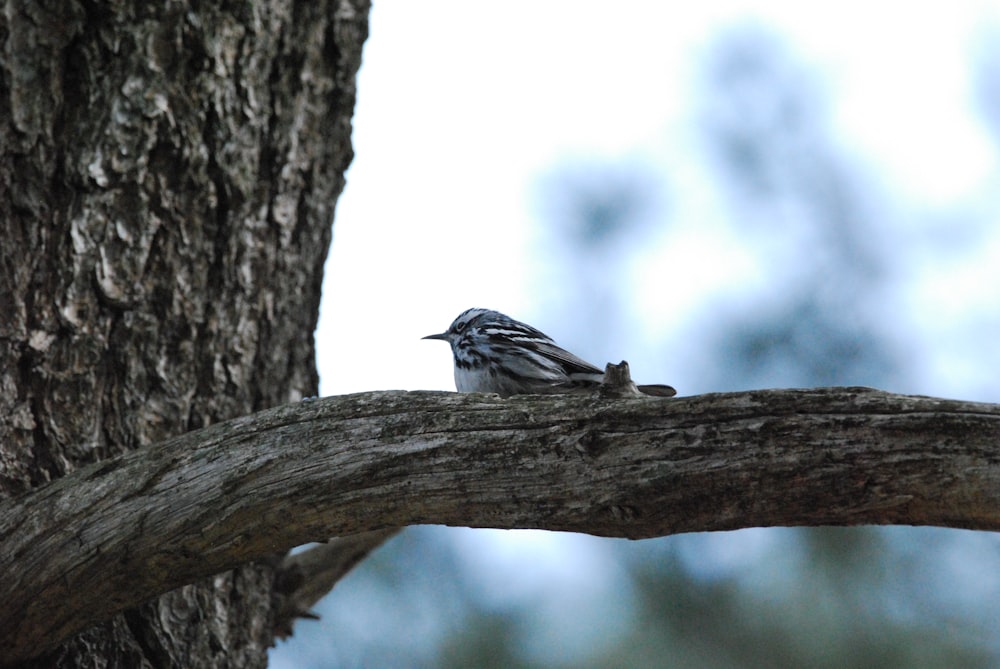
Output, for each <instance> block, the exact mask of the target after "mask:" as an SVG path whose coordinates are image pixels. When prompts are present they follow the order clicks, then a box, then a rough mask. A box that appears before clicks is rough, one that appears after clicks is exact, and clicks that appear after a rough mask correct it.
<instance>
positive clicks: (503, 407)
mask: <svg viewBox="0 0 1000 669" xmlns="http://www.w3.org/2000/svg"><path fill="white" fill-rule="evenodd" d="M0 519H2V524H0V538H2V543H0V572H2V573H4V574H10V575H14V576H15V577H14V578H8V579H4V580H3V581H0V601H5V602H9V603H10V606H9V607H8V608H7V610H6V611H3V612H0V654H6V655H8V656H9V657H15V658H20V657H25V656H26V655H27V654H30V653H31V652H33V651H34V650H35V649H37V648H40V647H44V646H45V645H46V644H47V643H51V642H53V641H55V640H57V639H58V638H59V637H61V636H63V635H66V634H69V633H72V632H73V631H75V630H76V629H79V628H80V627H81V625H83V624H85V623H86V621H87V620H91V619H93V618H99V619H103V618H107V617H109V616H111V615H113V614H114V613H115V612H116V611H118V610H120V609H121V608H124V607H127V606H131V605H133V604H135V603H138V602H141V601H143V600H145V599H146V598H148V597H152V596H154V595H155V594H157V593H159V592H163V591H166V590H170V589H172V588H175V587H178V586H180V585H182V584H184V583H188V582H191V581H194V580H196V579H198V578H200V577H203V576H207V575H209V574H214V573H217V572H220V571H222V570H224V569H227V568H231V567H233V566H235V565H238V564H241V563H244V562H246V561H248V560H253V559H256V558H258V557H260V556H264V555H269V554H273V553H275V552H278V551H284V550H285V549H287V548H289V547H291V546H294V545H297V544H301V543H305V542H307V541H310V540H316V539H322V538H323V537H327V536H331V535H338V536H347V535H351V534H355V533H359V532H366V531H373V530H385V529H387V528H394V527H402V526H405V525H411V524H419V523H440V524H446V525H462V526H470V527H497V528H542V529H549V530H565V531H574V532H587V533H590V534H596V535H602V536H617V537H628V538H633V539H638V538H646V537H654V536H663V535H667V534H672V533H678V532H694V531H706V530H730V529H736V528H741V527H756V526H774V525H857V524H912V525H941V526H947V527H961V528H974V529H986V530H997V529H1000V405H994V404H978V403H972V402H959V401H952V400H943V399H935V398H928V397H912V396H904V395H892V394H889V393H884V392H880V391H875V390H871V389H865V388H832V389H818V390H808V391H757V392H750V393H734V394H718V395H705V396H700V397H690V398H680V399H672V400H663V399H655V398H650V399H603V398H601V397H600V396H597V395H595V396H594V397H577V396H564V397H558V396H547V397H537V396H536V397H519V398H513V399H510V400H501V399H499V398H497V397H495V396H490V395H477V394H472V395H456V394H447V393H404V392H382V393H364V394H359V395H349V396H343V397H335V398H329V399H324V400H315V401H311V402H303V403H299V404H297V405H289V406H284V407H279V408H276V409H272V410H268V411H264V412H260V413H257V414H254V415H250V416H245V417H243V418H239V419H236V420H234V421H230V422H227V423H222V424H217V425H213V426H211V427H208V428H205V429H203V430H200V431H196V432H192V433H189V434H186V435H183V436H181V437H177V438H174V439H171V440H168V441H166V442H163V443H161V444H158V445H155V446H152V447H149V448H147V449H143V450H142V451H140V452H137V453H131V454H126V455H123V456H120V457H117V458H115V459H113V460H110V461H108V462H104V463H99V464H95V465H91V466H90V467H87V468H84V469H81V470H80V471H77V472H75V473H74V474H72V475H70V476H67V477H65V478H63V479H62V480H60V481H58V482H55V483H53V484H51V485H49V486H47V487H45V488H43V489H41V490H39V491H37V492H34V493H32V494H30V495H28V496H26V497H24V498H22V499H19V500H15V501H13V502H7V503H6V504H5V505H4V506H3V507H2V508H0ZM381 538H384V537H380V536H379V535H374V539H375V540H376V542H377V541H378V540H380V539H381Z"/></svg>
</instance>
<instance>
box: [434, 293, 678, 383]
mask: <svg viewBox="0 0 1000 669" xmlns="http://www.w3.org/2000/svg"><path fill="white" fill-rule="evenodd" d="M422 339H440V340H441V341H446V342H448V343H449V344H451V352H452V354H453V356H454V358H455V387H456V388H457V389H458V392H460V393H497V394H498V395H500V396H501V397H510V396H511V395H527V394H555V393H586V392H591V391H594V390H596V389H597V387H598V386H600V384H601V383H602V382H603V381H604V371H603V370H601V369H599V368H597V367H595V366H594V365H592V364H590V363H589V362H587V361H586V360H583V359H582V358H579V357H577V356H575V355H573V354H572V353H570V352H569V351H567V350H566V349H564V348H561V347H560V346H558V345H557V344H556V343H555V342H554V341H553V340H552V338H551V337H549V336H548V335H546V334H545V333H543V332H542V331H540V330H537V329H536V328H533V327H531V326H530V325H528V324H527V323H522V322H521V321H518V320H514V319H513V318H511V317H510V316H507V315H504V314H502V313H500V312H499V311H493V310H491V309H478V308H473V309H467V310H465V311H463V312H462V313H461V314H459V316H458V318H456V319H455V320H454V322H452V324H451V326H450V327H449V328H448V329H447V330H445V331H444V332H441V333H440V334H432V335H427V336H426V337H422ZM638 388H639V391H640V392H641V393H643V394H645V395H652V396H656V397H673V396H674V395H676V394H677V391H676V390H674V389H673V388H672V387H671V386H668V385H660V384H655V385H641V386H638Z"/></svg>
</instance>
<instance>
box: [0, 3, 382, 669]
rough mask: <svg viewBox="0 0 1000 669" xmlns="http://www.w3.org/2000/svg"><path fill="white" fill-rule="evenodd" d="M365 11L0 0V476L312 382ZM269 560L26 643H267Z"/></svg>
mask: <svg viewBox="0 0 1000 669" xmlns="http://www.w3.org/2000/svg"><path fill="white" fill-rule="evenodd" d="M367 12H368V2H367V0H327V1H323V0H320V1H318V2H306V1H302V0H270V1H264V2H254V3H223V4H222V5H219V4H218V3H190V2H188V1H185V0H176V1H172V2H161V3H91V2H74V1H72V0H67V1H64V0H59V1H58V2H32V1H29V0H7V1H6V2H5V3H4V8H3V12H2V13H0V37H2V40H3V49H2V50H0V93H2V100H3V102H2V104H0V156H2V160H0V496H5V497H10V496H18V495H25V494H27V493H28V491H29V490H31V489H33V488H35V487H37V486H40V485H42V484H46V483H48V482H50V481H52V480H54V479H59V478H60V477H63V476H65V475H67V474H68V473H70V472H72V471H74V470H76V469H78V468H79V467H81V466H85V465H87V464H88V463H93V462H96V461H101V460H105V459H107V458H114V457H118V456H121V455H122V454H125V453H129V452H133V451H135V450H136V449H142V448H144V447H146V446H147V445H149V444H153V443H155V442H160V441H162V440H164V439H167V438H169V437H171V436H173V435H178V434H182V433H185V432H188V431H190V430H193V429H197V428H200V427H203V426H206V425H210V424H212V423H215V422H217V421H220V420H225V419H228V418H232V417H234V416H240V415H244V414H248V413H251V412H253V411H258V410H260V409H264V408H267V407H271V406H275V405H278V404H282V403H285V402H289V401H295V400H297V399H299V398H301V397H303V396H306V395H311V394H315V393H316V387H317V374H316V370H315V363H314V349H313V338H312V333H313V330H314V327H315V323H316V318H317V309H318V304H319V298H320V285H321V278H322V277H321V275H322V267H323V263H324V260H325V257H326V253H327V248H328V245H329V241H330V225H331V222H332V218H333V208H334V204H335V202H336V200H337V196H338V195H339V193H340V191H341V189H342V188H343V185H344V176H343V174H344V171H345V169H346V168H347V166H348V164H349V162H350V159H351V157H352V153H351V146H350V129H351V125H350V123H351V114H352V112H353V106H354V93H355V91H354V77H355V73H356V71H357V69H358V66H359V64H360V57H361V45H362V43H363V41H364V38H365V36H366V32H367ZM74 504H75V502H74ZM37 555H39V554H38V553H37V552H36V549H35V548H32V549H31V550H30V552H29V553H28V554H27V555H22V559H26V560H27V561H29V562H30V561H32V559H33V557H32V556H37ZM145 568H146V565H142V564H139V563H132V564H130V565H127V566H126V565H119V566H116V567H113V568H111V569H110V571H109V572H108V573H106V574H105V575H104V576H102V578H103V577H109V578H121V577H127V575H126V574H123V573H122V570H123V569H136V570H141V569H145ZM8 576H10V577H11V579H12V580H16V581H19V578H18V577H16V576H14V575H8V574H6V573H5V574H4V579H6V578H8ZM206 576H207V574H206ZM273 579H274V574H273V570H272V568H271V567H270V566H268V565H267V564H256V565H244V566H241V567H240V568H238V569H236V570H234V571H232V572H229V573H225V574H217V575H215V576H214V577H213V578H211V579H206V580H203V581H201V582H199V583H197V584H190V581H185V583H188V585H185V587H183V588H181V589H179V590H176V591H174V592H171V593H169V594H167V595H164V596H163V597H160V598H159V599H157V600H155V601H152V602H148V603H142V602H140V601H138V600H132V601H129V602H128V605H129V606H138V608H132V609H125V607H122V606H116V607H115V608H116V610H117V611H122V613H120V614H119V615H117V616H115V617H113V618H108V617H107V616H104V615H101V616H93V617H92V618H91V619H90V621H89V622H90V623H98V622H101V623H102V624H101V626H100V627H97V628H91V629H89V630H87V631H86V632H84V633H81V634H79V635H77V636H76V637H74V638H72V639H69V640H67V641H66V642H65V643H64V645H63V646H62V647H60V648H53V647H52V644H51V643H47V644H45V645H44V648H45V649H48V650H50V651H51V652H50V654H49V655H48V656H46V657H44V658H41V659H39V660H38V661H37V664H38V666H72V667H82V666H102V667H103V666H111V667H114V666H128V667H133V666H168V665H172V666H185V667H208V666H241V667H253V666H263V665H264V664H265V663H266V648H267V646H268V645H269V644H270V642H271V639H272V622H273V621H272V594H273V592H272V591H273ZM178 585H180V584H178ZM67 597H68V598H72V595H67ZM118 601H119V602H122V601H124V600H118ZM4 607H6V604H4ZM218 611H225V612H226V614H225V615H217V613H216V612H218ZM87 627H90V625H88V624H84V625H83V626H80V625H76V626H75V627H74V631H79V630H82V629H85V628H87ZM41 648H42V647H39V649H41ZM2 656H3V651H0V657H2ZM9 657H13V658H15V659H16V658H19V657H26V655H23V654H16V655H13V656H9ZM8 659H9V658H8Z"/></svg>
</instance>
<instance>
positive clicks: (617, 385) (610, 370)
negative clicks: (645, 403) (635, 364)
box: [598, 360, 642, 399]
mask: <svg viewBox="0 0 1000 669" xmlns="http://www.w3.org/2000/svg"><path fill="white" fill-rule="evenodd" d="M598 394H599V395H600V396H601V398H603V399H625V398H629V397H642V393H641V392H639V388H638V387H636V385H635V383H634V382H633V381H632V375H631V374H630V373H629V370H628V362H626V361H625V360H622V361H621V362H620V363H618V364H617V365H615V364H612V363H610V362H609V363H608V364H607V365H606V366H605V367H604V382H603V383H601V386H600V388H598Z"/></svg>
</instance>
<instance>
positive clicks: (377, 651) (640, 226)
mask: <svg viewBox="0 0 1000 669" xmlns="http://www.w3.org/2000/svg"><path fill="white" fill-rule="evenodd" d="M997 43H1000V42H998V41H996V40H994V41H993V42H992V44H993V45H995V44H997ZM980 65H981V72H982V77H981V84H982V85H981V92H982V95H981V96H980V102H981V104H982V106H983V109H984V116H985V118H986V119H988V121H989V122H990V123H992V127H993V128H994V129H996V134H995V136H996V137H997V138H998V139H1000V49H997V48H996V47H995V46H991V47H990V48H987V49H985V51H984V54H983V56H982V60H981V63H980ZM701 82H702V89H701V90H702V93H703V96H702V107H701V108H700V110H699V112H698V117H699V118H700V119H701V128H702V130H703V148H704V151H705V153H706V154H707V155H708V156H709V157H710V158H709V161H710V163H711V164H712V165H713V167H714V170H715V177H716V188H717V193H718V196H719V197H720V198H722V199H724V200H725V201H726V202H728V204H729V219H730V226H731V228H732V232H733V234H735V235H737V236H739V237H740V238H743V239H748V240H753V246H754V252H755V253H756V254H758V256H759V258H760V262H761V266H763V267H765V268H767V275H766V276H765V278H764V281H763V282H762V284H761V288H760V290H759V291H758V292H757V293H756V294H753V295H751V296H750V297H747V296H746V294H744V295H742V296H741V297H740V302H739V303H738V304H735V303H732V302H731V301H727V300H726V299H720V301H719V303H718V304H714V305H711V308H710V309H707V310H706V311H705V314H706V315H705V316H704V317H703V319H702V320H701V321H700V322H697V323H694V324H692V325H691V327H690V328H689V330H688V332H687V335H686V343H685V346H686V349H684V351H683V355H685V356H691V357H693V358H695V359H697V360H698V361H699V364H700V367H699V371H698V373H699V375H700V377H699V384H700V387H699V388H698V389H695V391H702V390H708V389H711V390H718V391H724V390H740V389H749V388H761V387H799V386H827V385H870V386H875V387H879V388H885V389H889V390H898V391H904V392H905V391H906V390H907V388H908V386H909V385H910V384H911V383H913V375H914V374H919V373H920V359H919V356H918V355H915V353H914V351H915V350H917V348H918V343H917V342H915V341H911V340H909V339H908V337H907V332H906V330H905V327H903V328H901V327H899V324H898V323H894V322H891V320H890V319H892V318H894V317H895V316H896V315H897V314H898V312H899V308H898V307H897V306H896V304H895V303H896V301H898V299H899V296H898V295H896V294H894V290H895V289H894V286H896V285H897V282H895V281H894V273H895V272H898V271H899V268H901V267H902V268H905V267H906V266H907V264H908V263H912V262H916V258H915V256H916V255H918V254H919V249H920V248H921V247H922V245H926V244H928V243H933V241H929V240H928V239H924V238H920V237H919V234H918V235H916V236H915V237H914V238H913V239H912V241H911V240H910V239H899V238H898V233H899V230H900V227H899V225H898V221H895V220H893V214H892V213H891V211H892V208H891V207H889V206H888V205H887V204H886V203H885V202H883V201H882V199H883V196H882V194H880V193H879V192H878V191H877V190H876V188H875V187H873V186H872V185H871V182H872V180H871V179H869V178H868V175H866V174H865V173H864V172H863V171H862V170H861V169H860V168H858V167H857V166H855V165H853V164H852V161H851V158H850V156H849V155H847V154H846V152H845V151H844V150H842V149H841V148H839V147H838V146H837V144H836V142H835V141H834V139H833V138H832V137H833V134H832V133H831V131H830V129H829V127H828V123H827V119H826V117H825V115H826V110H825V108H824V105H823V91H822V90H817V88H816V86H815V85H814V84H813V82H812V78H811V76H810V72H809V69H808V67H807V66H805V65H803V64H801V63H800V62H799V61H798V59H797V57H796V55H795V54H794V53H793V52H791V50H790V49H789V48H788V47H786V46H785V45H783V44H782V43H781V41H780V40H779V39H776V38H775V37H774V36H773V35H771V34H769V33H767V32H764V31H762V30H760V29H758V28H747V27H744V28H739V29H735V28H734V29H731V30H730V31H729V32H727V33H725V34H724V35H722V36H720V37H719V38H718V40H717V41H716V43H715V46H714V48H713V49H712V50H711V53H710V57H709V58H708V60H707V63H706V66H705V68H704V71H703V77H702V80H701ZM670 183H671V177H670V174H669V173H667V174H666V175H662V176H661V175H660V174H659V173H658V172H657V171H656V168H654V167H652V166H649V165H644V164H638V163H636V162H635V161H623V162H614V161H609V163H608V164H596V163H595V162H593V161H592V162H590V163H587V164H584V165H582V166H581V165H575V166H573V167H567V168H559V169H557V170H555V171H554V172H553V173H551V174H549V175H548V176H547V177H546V178H545V179H544V181H543V187H542V189H541V193H542V194H541V196H540V197H541V200H542V206H541V210H542V211H543V212H544V214H545V216H546V223H547V225H548V226H550V227H549V228H548V230H546V231H545V232H544V233H543V234H542V235H540V239H541V241H540V248H539V250H538V252H539V254H540V255H541V256H542V257H544V259H545V267H546V270H545V271H546V276H545V277H543V280H542V281H540V284H541V285H545V284H546V283H556V284H557V285H558V286H559V294H558V298H557V299H556V298H555V297H552V298H551V299H549V300H548V301H547V302H546V301H545V300H543V304H544V305H545V306H546V307H547V311H546V314H547V315H546V317H545V318H541V317H539V314H517V316H522V317H524V318H525V319H526V320H528V321H529V322H532V323H534V324H537V325H539V326H540V327H542V328H543V329H544V330H546V331H549V333H550V334H553V335H554V336H556V338H557V340H558V341H559V342H560V343H561V344H563V345H565V346H566V347H567V348H569V349H570V350H573V351H575V352H578V353H580V354H581V355H582V356H583V357H585V358H589V359H591V360H592V361H595V362H598V363H601V362H603V361H604V360H603V358H604V357H607V356H606V355H604V353H605V352H607V351H612V350H615V351H616V350H621V351H623V352H624V351H629V350H631V348H630V347H631V345H634V344H636V343H637V342H638V338H636V337H632V335H631V334H630V332H627V331H621V330H622V329H623V328H621V327H620V324H621V323H623V322H626V323H627V322H629V320H630V319H631V318H632V317H633V314H631V313H629V312H628V298H629V291H631V290H634V289H635V286H632V285H629V284H628V281H629V277H630V274H629V266H630V260H631V258H632V256H633V254H635V253H636V252H637V251H638V250H639V249H640V248H642V247H643V246H644V245H648V244H650V243H651V242H653V241H655V240H656V239H657V238H658V236H659V235H660V234H661V233H662V228H663V227H664V226H679V225H697V222H695V221H676V220H672V219H670V218H669V212H668V211H667V205H668V204H669V199H670V198H669V194H670ZM992 206H996V202H995V201H994V202H993V203H992ZM961 218H962V214H961V213H954V214H953V216H952V219H961ZM981 224H982V221H980V220H969V221H963V222H962V223H961V225H960V226H959V227H961V228H963V229H966V230H969V231H972V232H970V238H971V239H973V240H974V239H975V232H974V231H975V230H976V229H977V226H979V225H981ZM963 226H964V227H963ZM921 229H924V228H921ZM930 229H931V230H932V233H931V235H932V236H933V226H930ZM668 277H669V278H668ZM683 282H684V277H676V276H670V275H669V272H666V271H665V272H664V288H663V289H664V290H667V289H668V286H671V285H672V286H674V287H673V288H669V289H675V290H683ZM678 286H679V287H678ZM992 318H993V319H996V318H997V313H996V312H994V313H993V315H992ZM555 322H558V323H562V324H564V325H563V326H562V329H561V331H559V332H553V331H552V330H553V328H550V327H548V326H549V325H550V324H551V323H555ZM998 325H1000V323H998V322H997V321H996V320H994V321H992V327H993V332H994V333H995V332H997V331H1000V328H998V327H997V326H998ZM994 336H995V335H994ZM630 338H631V339H630ZM609 342H614V345H613V346H612V345H611V344H609ZM630 342H631V343H630ZM676 355H677V351H676V350H675V351H674V353H673V355H672V354H671V352H670V351H665V352H664V353H663V355H662V358H661V359H662V360H664V361H665V364H667V362H669V361H670V360H671V358H672V357H675V356H676ZM660 371H661V373H660V374H655V373H654V372H655V370H653V371H650V370H643V371H642V372H641V377H642V380H644V381H649V382H655V381H661V382H671V383H676V379H675V378H671V376H670V374H671V371H672V369H663V370H660ZM654 377H655V378H654ZM677 385H678V387H679V388H680V389H681V392H682V393H685V394H687V393H689V392H692V389H690V388H684V387H683V386H682V385H681V384H680V383H677ZM996 388H1000V386H994V389H996ZM994 398H995V396H994ZM465 532H468V531H463V530H444V529H442V528H410V529H408V530H406V531H405V532H404V533H403V534H402V535H401V536H400V537H399V538H397V539H396V540H394V541H393V542H391V543H390V544H389V545H388V546H387V547H386V548H385V549H383V550H381V551H380V552H379V553H377V554H376V555H374V556H373V557H372V558H370V559H369V560H367V561H366V562H365V563H363V565H362V566H361V567H359V568H358V570H357V573H355V574H353V575H352V576H351V577H350V578H349V579H347V580H346V581H345V582H344V583H343V584H341V585H339V586H338V587H337V589H335V591H334V592H333V595H332V597H330V598H328V599H327V600H326V601H325V603H324V604H323V605H322V606H321V607H320V609H319V612H320V613H321V615H322V616H323V617H324V620H325V621H327V622H328V624H329V626H330V627H329V628H328V629H333V630H335V634H336V639H332V640H330V641H329V645H326V646H323V647H322V648H321V650H316V651H315V652H316V655H315V656H314V657H313V658H311V660H310V661H308V662H306V663H304V664H303V665H302V666H315V667H320V666H354V665H356V664H364V665H366V666H390V665H396V666H401V665H406V666H444V667H456V668H457V667H463V668H464V667H472V666H475V667H545V666H566V667H568V666H574V667H577V666H579V667H639V666H691V667H805V666H808V667H861V666H864V667H942V668H944V667H949V668H953V667H992V666H997V665H998V663H1000V629H998V626H1000V597H998V596H997V595H998V594H1000V579H998V577H997V576H994V575H993V574H994V573H995V572H996V571H997V570H996V560H997V558H998V557H1000V550H998V546H997V544H996V542H995V541H994V538H993V537H992V536H986V535H983V534H979V533H972V532H962V531H955V530H942V529H934V528H899V527H891V528H873V527H858V528H807V529H770V530H746V531H740V532H731V533H720V534H715V535H681V536H674V537H667V538H664V539H657V540H648V541H642V542H627V541H616V540H599V539H589V540H587V541H581V542H580V543H579V545H580V547H581V550H589V549H590V548H593V549H594V550H595V551H598V552H600V551H605V552H607V553H610V554H611V555H613V558H614V560H615V561H616V562H617V565H618V568H619V569H620V570H621V573H620V574H618V573H617V572H616V575H615V576H614V577H609V576H608V575H607V574H606V573H594V574H593V575H592V578H593V579H595V580H602V579H606V578H611V581H610V583H611V585H610V586H609V589H608V591H607V592H608V594H607V595H606V597H605V598H604V599H602V600H600V601H598V600H591V601H590V603H589V604H588V606H589V607H591V610H590V611H589V612H588V613H584V614H581V615H583V616H584V617H585V618H586V620H585V624H582V623H581V624H580V627H579V629H575V630H574V629H565V628H566V627H572V626H574V625H577V624H578V621H577V620H576V619H575V618H573V619H572V620H568V621H567V620H563V621H559V620H553V619H552V618H553V617H557V616H553V615H550V616H549V617H548V618H544V615H545V614H546V613H549V612H551V610H552V609H551V608H550V607H551V604H552V603H551V602H547V601H545V600H544V597H546V596H548V594H549V592H550V591H549V590H545V589H541V590H539V592H538V593H537V596H530V595H527V596H522V597H511V598H510V599H507V600H504V598H503V597H496V596H484V595H482V593H481V590H482V585H481V584H480V583H477V582H473V581H474V580H475V579H473V578H471V577H470V576H469V574H468V573H466V571H464V570H463V567H462V565H461V562H462V560H461V557H460V554H461V548H460V547H459V546H460V544H461V541H462V536H464V533H465ZM526 545H527V544H526ZM574 545H577V544H574ZM956 556H961V560H958V559H956ZM612 571H613V570H612ZM621 574H624V576H622V577H621V578H618V576H620V575H621ZM506 577H507V576H506V575H498V576H497V578H506ZM525 578H526V579H528V580H529V581H530V580H531V579H530V576H529V575H525ZM507 586H509V587H510V588H512V589H515V590H516V589H518V588H519V587H520V586H518V585H517V584H513V583H504V584H500V585H496V586H495V587H497V588H503V587H507ZM566 596H567V597H571V596H572V593H567V594H566ZM356 597H363V598H365V599H366V600H367V601H368V602H369V603H371V602H375V603H377V604H378V606H377V607H375V608H377V611H378V613H377V616H378V623H379V624H378V625H376V626H375V627H374V629H376V630H378V632H377V634H375V635H374V636H368V637H366V636H365V635H364V632H363V630H364V629H369V630H371V629H372V628H371V627H366V625H369V624H370V623H372V621H369V620H360V621H359V620H357V619H356V615H357V608H356V607H354V606H352V604H351V602H352V601H356V600H355V598H356ZM498 602H500V603H499V604H498ZM369 607H370V605H369ZM540 611H541V612H542V614H540V613H539V612H540ZM371 615H376V614H371ZM542 618H544V619H542ZM595 620H596V622H595ZM309 624H310V623H302V624H300V626H299V628H298V629H297V632H296V633H297V635H298V636H301V637H303V638H305V637H307V636H308V635H309V630H308V626H309ZM309 643H313V642H312V641H310V642H309ZM358 658H365V660H364V661H363V662H359V661H358Z"/></svg>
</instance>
